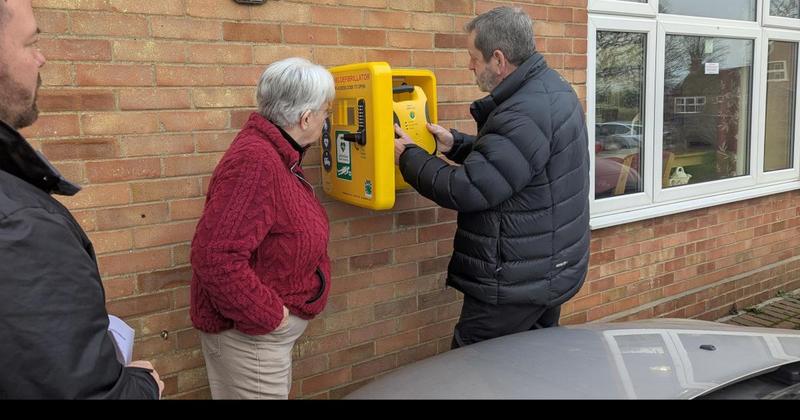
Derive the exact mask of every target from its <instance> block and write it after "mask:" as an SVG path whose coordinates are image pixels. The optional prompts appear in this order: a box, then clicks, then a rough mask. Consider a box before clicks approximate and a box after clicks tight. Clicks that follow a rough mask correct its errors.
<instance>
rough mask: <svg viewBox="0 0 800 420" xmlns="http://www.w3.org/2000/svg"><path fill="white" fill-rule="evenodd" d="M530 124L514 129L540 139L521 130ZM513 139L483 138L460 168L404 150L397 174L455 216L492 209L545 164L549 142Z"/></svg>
mask: <svg viewBox="0 0 800 420" xmlns="http://www.w3.org/2000/svg"><path fill="white" fill-rule="evenodd" d="M531 124H533V122H532V121H530V120H526V121H523V122H521V123H519V122H518V123H515V126H516V127H517V129H521V130H523V132H527V133H536V132H539V133H541V131H540V130H538V129H536V130H534V129H532V128H530V127H528V128H525V126H527V125H531ZM515 138H516V139H518V140H517V141H512V140H511V139H510V138H508V137H506V136H503V135H499V134H495V133H489V134H486V135H483V136H481V137H479V138H477V139H475V140H474V141H473V142H471V143H470V145H471V150H470V152H469V153H468V154H467V156H466V157H465V158H464V159H463V164H462V165H450V164H448V163H447V162H445V161H444V160H442V159H439V158H437V157H435V156H431V155H430V154H428V153H427V152H426V151H425V150H423V149H421V148H419V147H414V146H410V147H408V148H406V150H405V152H403V154H402V155H401V156H400V171H401V172H402V174H403V178H405V180H406V181H407V182H408V183H409V184H410V185H411V186H412V187H414V189H416V190H417V191H418V192H419V193H420V194H422V195H423V196H425V197H426V198H429V199H431V200H433V201H434V202H436V204H438V205H440V206H442V207H445V208H449V209H453V210H457V211H460V212H474V211H482V210H486V209H489V208H493V207H495V206H497V205H498V204H500V203H502V202H504V201H506V200H508V199H509V198H511V196H512V195H514V194H515V193H517V192H519V191H520V190H522V188H524V187H525V186H526V185H527V184H528V183H529V182H530V180H531V179H532V178H533V176H535V175H537V174H538V173H540V172H541V171H543V170H544V167H545V165H546V163H547V160H548V158H549V142H548V141H547V140H546V138H544V136H541V135H539V136H534V135H528V136H515ZM461 147H464V146H463V145H462V146H461ZM460 153H461V151H457V152H456V153H455V154H460Z"/></svg>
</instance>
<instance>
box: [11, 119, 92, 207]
mask: <svg viewBox="0 0 800 420" xmlns="http://www.w3.org/2000/svg"><path fill="white" fill-rule="evenodd" d="M0 170H2V171H5V172H8V173H10V174H11V175H14V176H16V177H17V178H20V179H22V180H23V181H25V182H27V183H29V184H32V185H35V186H36V187H38V188H39V189H41V190H43V191H45V192H47V193H48V194H60V195H75V194H76V193H77V192H78V191H80V190H81V187H79V186H77V185H75V184H73V183H71V182H69V181H67V180H66V179H65V178H64V177H63V176H61V174H60V173H59V172H58V170H57V169H56V168H54V167H53V165H51V164H50V162H48V160H47V159H46V158H45V157H44V155H42V154H41V153H39V152H38V151H36V150H35V149H34V148H33V147H31V145H30V143H28V142H27V141H26V140H25V139H24V138H23V137H22V135H20V134H19V132H17V130H15V129H13V128H11V127H10V126H8V125H7V124H6V123H5V122H3V121H0Z"/></svg>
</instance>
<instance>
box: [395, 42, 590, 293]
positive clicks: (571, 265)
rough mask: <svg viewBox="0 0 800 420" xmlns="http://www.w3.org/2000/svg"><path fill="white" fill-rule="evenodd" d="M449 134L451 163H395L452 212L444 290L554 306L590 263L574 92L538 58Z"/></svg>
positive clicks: (585, 178) (416, 157)
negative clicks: (467, 126)
mask: <svg viewBox="0 0 800 420" xmlns="http://www.w3.org/2000/svg"><path fill="white" fill-rule="evenodd" d="M470 111H471V113H472V116H473V117H474V118H475V121H476V122H477V124H478V135H477V136H475V137H472V136H468V135H464V134H462V133H459V132H457V131H455V130H453V135H454V137H455V143H454V145H453V148H452V149H451V150H450V152H449V153H447V155H446V156H447V157H448V158H449V159H451V160H452V161H454V162H456V163H457V164H459V165H449V164H448V163H447V162H445V161H444V160H442V159H440V158H437V157H435V156H431V155H430V154H428V153H427V152H425V150H423V149H421V148H419V147H413V146H411V147H408V148H406V150H405V152H403V154H402V155H401V157H400V169H401V171H402V174H403V177H404V178H405V179H406V181H408V183H409V184H411V185H412V186H413V187H414V188H415V189H416V190H417V191H419V193H420V194H422V195H423V196H425V197H427V198H429V199H431V200H433V201H435V202H436V203H437V204H439V205H440V206H442V207H445V208H449V209H454V210H457V211H458V230H457V231H456V235H455V241H454V251H453V256H452V258H451V260H450V265H449V267H448V278H447V284H448V285H450V286H452V287H454V288H456V289H458V290H460V291H461V292H463V293H464V294H467V295H470V296H472V297H474V298H476V299H479V300H482V301H484V302H487V303H493V304H535V305H548V306H555V305H559V304H561V303H563V302H565V301H566V300H567V299H569V298H570V297H572V296H573V295H574V294H575V293H576V292H577V291H578V290H579V289H580V287H581V285H582V284H583V281H584V279H585V277H586V271H587V268H588V263H589V237H590V233H589V149H588V144H587V135H586V122H585V119H584V112H583V109H582V107H581V105H580V102H579V101H578V98H577V96H576V94H575V91H574V90H573V89H572V87H571V86H570V85H569V83H567V82H566V81H565V80H564V79H563V78H562V77H561V76H560V75H559V74H558V73H557V72H555V71H554V70H552V69H550V68H549V67H548V66H547V63H546V62H545V60H544V57H542V55H540V54H539V53H535V54H534V55H533V56H531V57H530V58H528V59H527V60H526V61H525V62H524V63H522V65H520V66H519V68H517V69H516V70H515V71H514V72H513V73H512V74H511V75H509V76H508V77H507V78H506V79H504V80H503V81H502V82H501V83H500V84H499V85H498V86H497V87H496V88H495V89H494V90H493V91H492V92H491V94H490V95H489V96H487V97H485V98H483V99H480V100H478V101H476V102H474V103H473V104H472V106H471V109H470Z"/></svg>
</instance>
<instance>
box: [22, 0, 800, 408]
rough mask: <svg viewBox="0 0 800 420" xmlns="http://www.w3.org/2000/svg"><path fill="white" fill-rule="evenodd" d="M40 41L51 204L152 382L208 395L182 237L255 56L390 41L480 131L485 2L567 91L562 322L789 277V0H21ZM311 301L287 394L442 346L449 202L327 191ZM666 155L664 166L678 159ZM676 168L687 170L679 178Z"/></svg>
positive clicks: (794, 1) (371, 51)
mask: <svg viewBox="0 0 800 420" xmlns="http://www.w3.org/2000/svg"><path fill="white" fill-rule="evenodd" d="M33 4H34V7H35V13H36V16H37V20H38V23H39V25H40V27H41V30H42V32H43V35H42V41H41V42H40V44H41V48H42V50H43V52H44V54H45V55H46V56H47V58H48V63H47V65H46V66H45V67H44V68H43V75H42V78H43V82H44V86H43V88H42V90H41V92H40V108H41V109H42V110H43V114H42V116H41V118H40V120H39V121H38V122H37V123H36V124H35V125H34V126H33V127H30V128H29V129H27V130H25V133H24V134H25V135H26V137H28V138H30V139H31V142H32V143H33V144H34V146H35V147H37V148H38V149H40V150H41V151H42V152H44V153H45V155H47V156H48V157H49V158H50V159H51V160H52V161H54V162H55V164H56V165H57V166H58V168H59V169H60V170H61V171H62V172H63V173H64V174H65V175H66V176H67V177H69V178H71V179H73V180H75V181H78V182H79V183H81V184H82V185H83V186H84V189H83V191H82V192H81V193H80V194H78V195H77V196H75V197H71V198H65V199H63V202H64V203H65V204H66V205H67V206H68V207H69V208H70V209H71V210H72V211H73V212H74V213H75V214H76V218H77V219H78V220H79V221H80V223H81V225H82V226H83V227H84V228H85V229H86V230H87V232H88V233H89V235H90V236H91V239H92V241H93V242H94V245H95V248H96V251H97V254H98V257H99V264H100V269H101V273H102V275H103V281H104V285H105V287H106V292H107V294H106V296H107V299H108V308H109V311H110V312H111V313H114V314H116V315H119V316H121V317H123V318H124V319H125V320H126V321H127V322H129V323H130V324H131V325H132V326H133V327H134V328H135V329H136V337H137V341H136V346H135V353H136V354H135V357H137V358H143V359H150V360H153V362H154V364H155V366H156V367H157V369H158V371H159V373H161V374H162V376H163V377H164V380H165V383H166V393H165V395H166V396H167V397H168V398H207V397H208V396H209V392H208V387H207V379H206V375H205V368H204V365H203V357H202V354H201V352H200V347H199V342H198V339H197V334H196V332H195V331H194V330H193V329H192V328H191V323H190V322H189V314H188V303H189V286H188V285H189V280H190V276H191V272H190V269H189V262H188V250H189V241H190V240H191V237H192V234H193V232H194V226H195V224H196V222H197V219H198V217H199V215H200V213H201V211H202V208H203V203H204V194H205V192H206V188H207V184H208V181H209V178H210V175H211V172H212V170H213V168H214V166H215V165H216V163H217V161H218V160H219V158H220V157H221V156H222V153H223V152H224V151H225V150H226V148H227V147H228V145H229V143H230V141H231V140H232V138H233V136H234V135H235V134H236V133H237V131H238V129H239V128H240V127H241V125H242V124H243V122H244V121H245V120H246V118H247V116H248V115H249V113H250V112H252V111H253V110H254V108H255V95H254V86H255V84H256V82H257V80H258V77H259V76H260V74H261V72H262V71H263V69H264V68H265V67H266V65H267V64H269V63H271V62H273V61H275V60H278V59H281V58H285V57H289V56H302V57H307V58H309V59H311V60H313V61H315V62H318V63H320V64H323V65H325V66H335V65H340V64H348V63H354V62H364V61H387V62H388V63H389V64H390V65H391V66H392V67H393V68H394V67H415V68H426V69H431V70H432V71H434V73H435V74H436V77H437V81H438V92H437V93H438V98H439V108H438V111H439V112H438V114H439V118H440V122H441V123H442V124H443V125H445V126H447V127H456V128H458V129H460V130H463V131H465V132H474V131H475V127H474V123H473V122H472V121H471V118H470V116H469V104H470V103H471V102H472V101H473V100H475V99H477V98H479V97H481V95H482V94H481V92H479V91H478V89H477V88H476V87H475V83H474V77H473V75H472V73H471V72H470V71H469V70H468V69H467V66H468V56H467V53H466V50H465V45H466V36H465V34H464V32H463V29H462V28H463V26H464V24H465V23H466V22H468V21H469V20H470V19H471V18H472V17H474V16H475V15H476V14H479V13H482V12H485V11H487V10H489V9H491V8H493V7H496V6H500V5H513V6H519V7H522V8H524V9H525V10H526V11H528V13H529V14H530V15H531V16H532V17H533V18H534V21H535V25H534V32H535V36H536V41H537V48H538V49H539V50H540V51H541V52H542V53H543V54H544V55H545V57H546V59H547V61H548V63H549V64H550V65H551V67H553V68H555V69H556V70H558V71H559V72H560V73H561V74H562V75H564V77H565V78H566V79H567V80H568V81H569V82H571V83H572V85H573V87H574V88H575V90H576V92H577V93H578V96H579V97H580V98H581V99H583V100H584V101H585V105H586V110H587V123H588V127H589V131H590V134H591V136H592V140H593V141H590V144H592V146H591V150H590V155H591V157H592V171H593V172H592V174H591V179H592V188H593V190H592V197H593V200H592V205H591V211H592V218H591V224H592V229H593V230H592V238H593V239H592V259H591V266H590V271H589V277H588V278H587V280H586V283H585V285H584V286H583V288H582V289H581V291H580V292H579V294H578V295H577V296H576V297H575V298H573V299H572V300H570V301H569V302H567V303H566V304H565V305H564V307H563V311H562V322H563V323H582V322H592V321H598V320H622V319H636V318H649V317H666V316H669V317H687V318H701V319H717V318H720V317H722V316H724V315H726V314H728V313H729V312H730V311H731V310H734V309H742V308H745V307H747V306H750V305H753V304H755V303H759V302H761V301H764V300H767V299H769V298H771V297H774V296H775V295H776V294H777V293H779V292H780V291H791V290H795V289H798V288H800V192H798V191H797V190H798V187H800V160H799V156H800V155H799V154H800V148H798V147H797V145H796V142H797V140H798V137H799V136H798V129H799V128H800V120H799V119H798V118H799V117H798V115H800V114H799V113H798V71H797V68H798V45H799V44H800V4H798V0H637V1H632V0H588V1H587V0H529V1H514V2H509V1H484V0H414V1H408V0H269V1H267V2H265V3H264V4H262V5H249V6H248V5H240V4H237V3H235V2H234V1H233V0H184V1H178V0H175V1H162V2H149V1H148V2H131V1H125V0H96V1H78V0H61V1H52V0H34V1H33ZM319 162H320V151H319V148H318V147H315V148H313V149H311V150H310V151H309V152H308V155H307V157H306V159H304V165H305V166H306V168H307V170H306V173H307V174H308V176H309V178H310V179H311V182H312V183H313V184H314V185H315V186H316V187H317V190H318V196H319V197H321V199H322V200H323V201H324V204H325V207H326V209H327V211H328V214H329V217H330V220H331V239H332V242H331V245H330V248H329V251H330V254H331V256H332V258H333V274H334V277H333V279H332V293H331V298H330V301H329V304H328V307H327V308H326V310H325V312H324V313H323V314H322V316H320V317H319V318H317V319H315V320H314V321H313V322H311V323H310V324H309V327H308V329H307V331H306V333H305V334H304V336H303V337H302V338H301V339H300V340H299V341H298V343H297V346H296V348H295V354H294V360H295V363H294V381H293V390H292V395H293V396H295V397H298V398H338V397H341V396H342V395H345V394H347V393H349V392H350V391H351V390H353V389H354V388H356V387H358V386H360V385H362V384H363V383H365V382H367V381H369V380H371V379H372V378H374V377H376V376H378V375H380V374H382V373H385V372H387V371H390V370H392V369H394V368H396V367H398V366H401V365H405V364H408V363H411V362H413V361H416V360H419V359H422V358H426V357H429V356H432V355H434V354H436V353H440V352H444V351H447V350H448V349H449V346H450V340H451V334H452V328H453V325H454V324H455V322H456V320H457V317H458V314H459V310H460V306H461V302H460V299H461V296H460V294H459V293H457V292H455V291H454V290H452V289H446V288H445V287H444V274H445V271H446V267H447V262H448V260H449V255H450V253H451V252H452V237H453V234H454V232H455V214H454V213H453V212H451V211H448V210H444V209H440V208H438V207H437V206H435V205H434V204H433V203H432V202H430V201H428V200H426V199H424V198H422V197H420V196H419V195H417V194H416V193H414V192H413V191H408V192H403V193H401V194H399V195H398V200H397V205H396V206H395V208H394V209H393V210H391V211H383V212H373V211H368V210H364V209H360V208H355V207H351V206H348V205H345V204H342V203H339V202H335V201H333V200H331V199H330V198H329V197H326V196H325V194H324V193H323V192H322V190H321V188H320V185H319V184H320V177H321V172H320V165H319ZM678 168H681V170H679V169H678ZM681 174H683V176H681Z"/></svg>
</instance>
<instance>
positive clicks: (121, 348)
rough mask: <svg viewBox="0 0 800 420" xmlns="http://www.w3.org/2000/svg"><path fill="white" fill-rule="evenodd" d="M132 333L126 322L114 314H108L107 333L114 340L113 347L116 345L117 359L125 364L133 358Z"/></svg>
mask: <svg viewBox="0 0 800 420" xmlns="http://www.w3.org/2000/svg"><path fill="white" fill-rule="evenodd" d="M134 334H135V333H134V331H133V328H131V327H130V325H128V324H126V323H125V321H123V320H121V319H119V318H117V317H115V316H114V315H109V316H108V335H110V336H111V341H113V342H114V347H116V350H117V360H119V362H120V363H122V364H123V365H125V366H127V365H129V364H130V363H131V359H132V358H133V336H134Z"/></svg>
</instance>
